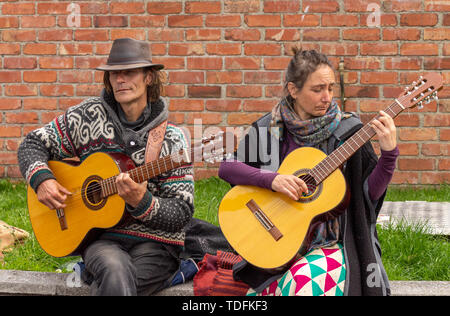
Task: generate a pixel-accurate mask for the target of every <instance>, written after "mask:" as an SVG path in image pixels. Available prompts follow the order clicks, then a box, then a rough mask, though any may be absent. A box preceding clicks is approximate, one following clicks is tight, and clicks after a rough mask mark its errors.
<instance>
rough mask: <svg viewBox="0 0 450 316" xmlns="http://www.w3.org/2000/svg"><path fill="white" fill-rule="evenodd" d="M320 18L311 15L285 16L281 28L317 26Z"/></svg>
mask: <svg viewBox="0 0 450 316" xmlns="http://www.w3.org/2000/svg"><path fill="white" fill-rule="evenodd" d="M319 24H320V17H319V16H317V15H313V14H285V15H284V17H283V26H286V27H292V26H294V27H295V26H300V27H308V26H318V25H319Z"/></svg>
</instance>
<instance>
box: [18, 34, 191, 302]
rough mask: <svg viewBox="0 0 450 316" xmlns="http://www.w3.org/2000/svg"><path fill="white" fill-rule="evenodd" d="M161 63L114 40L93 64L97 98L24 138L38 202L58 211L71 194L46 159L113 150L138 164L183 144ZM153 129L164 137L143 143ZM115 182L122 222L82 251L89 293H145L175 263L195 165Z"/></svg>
mask: <svg viewBox="0 0 450 316" xmlns="http://www.w3.org/2000/svg"><path fill="white" fill-rule="evenodd" d="M163 68H164V66H163V65H161V64H154V63H152V60H151V53H150V49H149V45H148V43H145V42H142V41H137V40H134V39H130V38H120V39H116V40H115V41H114V42H113V44H112V47H111V51H110V54H109V56H108V59H107V62H106V64H105V65H102V66H100V67H98V68H97V69H98V70H102V71H104V89H103V90H102V92H101V95H100V96H99V97H93V98H89V99H87V100H85V101H83V102H82V103H80V104H78V105H76V106H73V107H70V108H69V109H68V110H67V111H66V112H65V113H64V114H62V115H60V116H58V117H56V118H55V119H54V120H53V121H51V122H50V123H48V124H46V125H45V126H43V127H41V128H39V129H36V130H34V131H32V132H30V133H29V134H28V135H27V136H26V137H25V139H24V140H23V142H22V143H21V145H20V148H19V150H18V158H19V165H20V170H21V172H22V175H23V176H24V178H25V179H26V180H27V182H28V184H29V185H30V186H31V187H32V188H33V189H34V190H35V192H36V193H37V196H38V200H39V201H40V202H41V203H43V204H45V205H46V206H47V207H49V208H50V209H63V208H64V207H66V205H65V201H66V198H67V196H69V195H71V194H72V193H71V192H69V191H68V190H67V189H66V188H64V187H63V186H62V185H61V184H59V183H58V181H57V180H58V179H56V178H55V176H54V175H53V173H52V171H51V170H50V168H49V167H48V164H47V162H48V161H49V160H63V159H65V158H73V157H77V158H79V159H80V160H81V161H83V160H85V159H86V158H87V157H88V156H89V155H91V154H92V153H95V152H119V153H124V154H126V155H127V156H128V157H130V158H131V159H132V160H133V162H134V163H135V164H136V165H137V166H139V165H142V164H143V163H144V162H146V161H147V160H148V159H149V157H152V159H155V158H159V157H158V156H166V155H169V154H171V153H174V152H176V151H179V150H180V149H181V148H187V147H188V146H189V139H188V138H187V137H186V136H185V134H184V133H183V131H182V129H180V128H179V127H177V126H175V125H173V124H171V123H167V117H168V106H167V104H166V102H165V100H164V99H163V98H162V97H161V96H160V91H161V88H162V82H161V74H160V70H161V69H163ZM155 130H158V131H162V133H160V134H161V135H164V136H163V137H161V139H160V141H159V144H157V146H155V144H152V145H153V146H149V144H150V142H148V140H149V133H152V131H155ZM146 148H149V149H148V150H146ZM158 150H160V154H159V155H157V152H158ZM155 153H156V157H155ZM116 187H117V191H118V195H119V196H120V197H122V198H123V200H124V201H125V202H126V204H125V205H126V211H125V215H124V218H123V220H122V221H121V222H120V223H119V224H117V225H116V226H115V227H112V228H110V229H107V230H105V231H104V232H103V233H102V234H101V235H100V236H99V237H98V239H97V240H95V241H94V242H92V243H91V244H89V246H88V247H87V248H86V249H85V250H84V251H83V253H82V257H83V260H84V263H85V266H86V269H85V271H86V272H87V274H90V275H91V276H92V279H93V282H92V284H91V292H92V294H93V295H149V294H152V293H154V292H156V291H158V290H160V289H162V288H163V287H164V285H165V284H166V283H167V280H168V279H169V278H170V276H171V275H172V274H173V273H174V272H175V271H176V270H177V269H178V267H179V259H178V257H179V253H180V251H181V249H182V246H183V244H184V237H185V235H184V231H183V228H184V227H185V225H186V224H187V223H188V222H189V221H190V219H191V217H192V214H193V210H194V206H193V192H194V183H193V166H192V164H189V163H186V165H184V166H182V167H179V168H176V169H173V170H171V171H169V172H166V173H163V174H161V175H160V176H157V177H155V178H152V179H149V180H148V182H144V183H141V184H138V183H136V182H134V181H133V180H132V179H131V178H130V176H129V175H128V174H127V173H121V174H120V175H118V176H117V180H116Z"/></svg>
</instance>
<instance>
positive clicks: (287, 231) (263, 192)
mask: <svg viewBox="0 0 450 316" xmlns="http://www.w3.org/2000/svg"><path fill="white" fill-rule="evenodd" d="M325 157H326V155H325V154H324V153H323V152H322V151H320V150H318V149H315V148H309V147H303V148H299V149H296V150H294V151H293V152H292V153H290V154H289V155H288V156H287V157H286V158H285V159H284V161H283V163H282V164H281V166H280V168H279V170H278V173H280V174H294V173H295V172H296V171H298V170H300V171H301V170H304V172H305V173H306V172H307V171H308V170H310V169H311V168H313V167H314V166H315V165H317V164H318V163H319V162H320V161H322V160H323V159H324V158H325ZM297 175H298V174H297ZM346 193H347V190H346V183H345V178H344V176H343V175H342V173H341V171H340V170H339V169H336V170H335V171H334V172H333V173H331V174H330V176H329V177H328V178H327V179H325V180H324V181H323V182H322V183H321V184H320V185H319V186H318V187H317V189H316V190H315V191H314V192H312V193H311V194H310V195H309V196H306V197H302V198H301V199H300V200H299V201H294V200H292V199H290V198H289V197H287V196H286V195H284V194H282V193H278V192H273V191H271V190H267V189H262V188H259V187H254V186H247V185H238V186H235V187H233V188H232V189H231V190H230V191H229V192H228V193H227V194H226V195H225V197H224V198H223V200H222V202H221V204H220V206H219V214H218V217H219V224H220V228H221V229H222V231H223V233H224V235H225V237H226V239H227V240H228V242H229V243H230V245H231V246H232V247H233V248H234V249H235V250H236V251H237V252H238V253H239V254H240V255H241V256H242V257H243V258H244V259H245V260H247V261H248V262H249V263H251V264H253V265H255V266H257V267H260V268H265V269H271V268H277V267H280V266H282V265H284V264H286V263H287V262H289V261H290V260H291V259H292V258H294V257H295V255H296V254H297V253H298V251H299V249H300V248H301V247H302V244H303V246H305V245H306V243H308V242H309V240H308V234H309V233H310V232H309V230H310V228H311V227H312V226H313V225H314V223H315V222H317V221H318V220H319V219H321V220H323V219H324V218H327V217H331V213H333V212H334V211H333V209H335V208H336V207H337V206H338V205H340V204H341V203H342V202H343V201H344V200H345V197H346V196H347V195H346ZM250 200H253V201H254V202H255V203H256V205H257V206H258V207H259V208H260V209H261V210H262V212H264V213H265V215H266V216H267V218H268V219H269V220H270V221H271V222H272V223H273V225H274V226H275V227H276V228H277V229H278V231H279V232H280V233H281V235H282V237H281V238H279V239H278V240H276V238H274V236H273V235H272V234H270V233H269V232H268V231H267V230H266V228H265V227H264V226H263V225H262V224H261V223H260V221H259V220H258V219H257V218H256V217H255V215H254V214H253V213H252V211H251V210H250V209H249V207H248V206H247V203H248V202H249V201H250ZM305 239H306V241H305V242H304V240H305Z"/></svg>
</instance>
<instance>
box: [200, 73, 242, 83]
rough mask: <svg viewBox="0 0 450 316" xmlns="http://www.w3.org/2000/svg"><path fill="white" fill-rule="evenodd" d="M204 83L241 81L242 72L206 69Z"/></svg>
mask: <svg viewBox="0 0 450 316" xmlns="http://www.w3.org/2000/svg"><path fill="white" fill-rule="evenodd" d="M206 83H209V84H226V83H242V72H240V71H208V72H207V73H206Z"/></svg>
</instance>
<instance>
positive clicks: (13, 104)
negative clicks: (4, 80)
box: [0, 98, 21, 122]
mask: <svg viewBox="0 0 450 316" xmlns="http://www.w3.org/2000/svg"><path fill="white" fill-rule="evenodd" d="M20 107H21V103H20V99H14V98H1V99H0V110H17V109H20ZM0 122H1V119H0Z"/></svg>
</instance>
